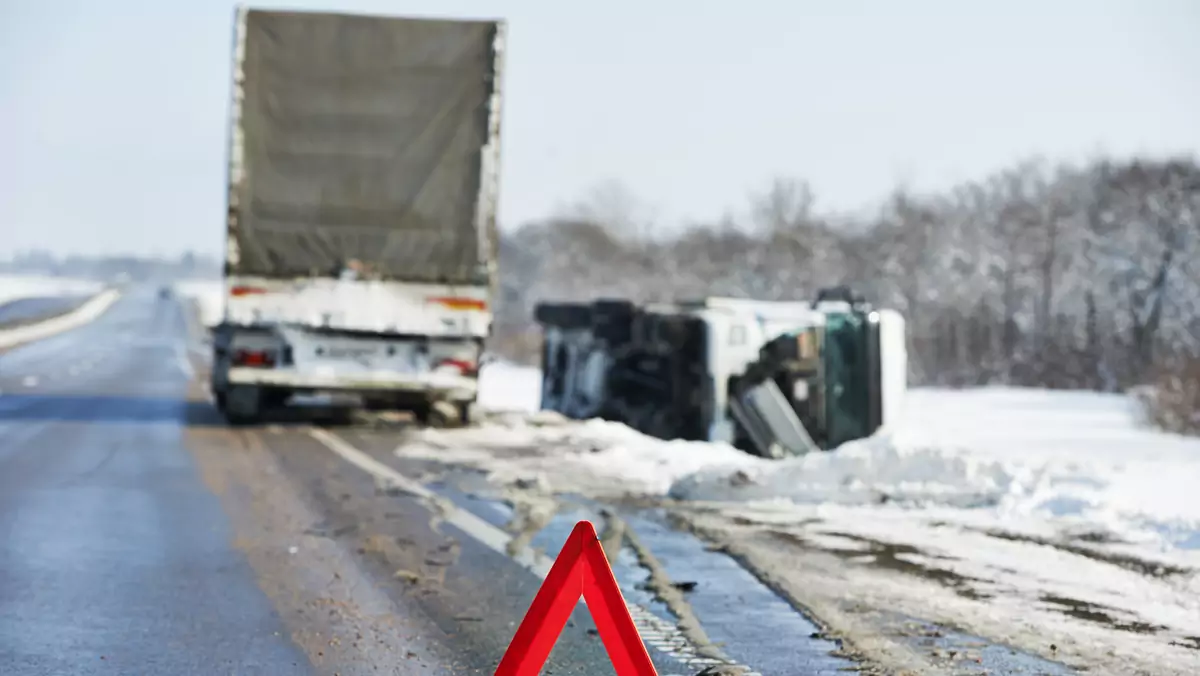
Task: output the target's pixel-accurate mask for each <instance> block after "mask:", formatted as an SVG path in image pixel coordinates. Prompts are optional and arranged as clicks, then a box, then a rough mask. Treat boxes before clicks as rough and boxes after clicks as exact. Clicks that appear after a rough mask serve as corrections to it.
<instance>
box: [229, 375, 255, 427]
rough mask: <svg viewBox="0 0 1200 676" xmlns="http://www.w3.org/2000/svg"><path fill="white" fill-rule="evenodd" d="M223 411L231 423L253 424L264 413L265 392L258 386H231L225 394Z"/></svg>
mask: <svg viewBox="0 0 1200 676" xmlns="http://www.w3.org/2000/svg"><path fill="white" fill-rule="evenodd" d="M224 399H225V404H224V407H223V410H222V412H223V413H224V414H225V420H226V421H227V422H228V423H229V424H230V425H236V426H242V425H252V424H254V423H255V422H258V420H259V418H260V417H261V415H262V405H263V392H262V390H261V389H259V388H257V387H247V386H245V385H237V386H235V387H231V388H229V390H228V392H226V393H225V396H224Z"/></svg>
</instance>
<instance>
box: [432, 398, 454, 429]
mask: <svg viewBox="0 0 1200 676" xmlns="http://www.w3.org/2000/svg"><path fill="white" fill-rule="evenodd" d="M462 424H463V422H462V413H461V411H460V408H459V406H458V405H456V404H454V403H453V402H449V401H445V400H443V399H439V400H437V401H435V402H433V403H432V404H430V406H429V417H428V425H429V426H430V427H434V428H439V429H448V428H452V427H460V426H462Z"/></svg>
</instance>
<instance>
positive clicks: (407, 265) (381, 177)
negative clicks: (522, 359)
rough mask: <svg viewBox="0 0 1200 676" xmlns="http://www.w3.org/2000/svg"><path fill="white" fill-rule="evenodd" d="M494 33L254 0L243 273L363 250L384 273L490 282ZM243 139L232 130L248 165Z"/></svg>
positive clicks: (241, 229)
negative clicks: (486, 198)
mask: <svg viewBox="0 0 1200 676" xmlns="http://www.w3.org/2000/svg"><path fill="white" fill-rule="evenodd" d="M496 31H497V24H496V23H492V22H466V21H438V20H413V19H396V18H378V17H367V16H353V15H335V14H318V13H304V12H268V11H256V10H251V11H249V12H247V13H246V22H245V43H244V45H245V47H244V49H245V52H244V58H243V61H242V68H243V78H244V79H243V85H242V90H243V93H244V100H243V102H242V109H241V121H240V128H241V130H242V135H241V139H242V140H241V142H242V146H243V151H242V152H243V157H244V160H243V162H244V174H243V178H242V181H241V184H240V186H239V185H236V184H235V185H234V186H232V187H231V191H230V212H231V213H230V224H229V229H230V234H229V236H230V238H231V239H232V240H233V242H232V243H235V244H236V248H235V249H234V250H233V251H231V252H230V254H229V263H230V266H229V269H230V272H231V273H233V274H243V275H262V276H269V277H292V276H300V275H311V274H316V275H322V276H323V275H337V274H338V273H339V272H340V271H341V270H342V269H343V268H344V267H345V266H346V265H347V263H348V262H349V261H352V260H357V261H359V262H361V263H362V264H365V265H366V267H367V269H368V271H370V270H374V271H375V272H377V273H378V274H379V275H380V276H383V277H385V278H391V279H401V280H404V281H428V282H435V281H441V282H447V283H463V282H467V281H470V280H476V281H480V278H479V277H478V275H479V264H480V262H481V260H480V259H481V250H480V246H479V245H480V241H479V238H480V237H481V236H482V237H485V238H487V239H488V240H490V239H491V237H490V230H491V227H492V226H491V224H490V223H484V225H483V232H482V233H480V232H477V223H476V212H475V210H476V201H477V198H478V195H479V192H480V183H481V180H486V179H485V178H484V177H482V176H481V165H482V160H481V157H480V151H481V149H482V148H483V147H484V146H485V144H487V142H488V136H489V131H488V127H489V125H488V121H489V110H490V106H489V101H490V97H491V94H492V89H493V86H494V84H493V83H494V77H495V75H496V74H495V73H493V69H494V63H495V62H494V53H493V52H494V47H493V41H494V39H495V37H496ZM238 142H239V141H238V135H237V134H236V133H235V135H234V137H233V143H234V146H235V152H234V154H233V157H234V158H235V159H234V164H235V165H236V157H237V152H236V147H237V144H238ZM236 175H237V172H236V170H235V171H234V172H232V173H231V176H236ZM235 180H236V179H235ZM492 219H494V212H493V216H492ZM492 219H486V220H488V221H490V220H492ZM487 251H490V246H488V247H486V248H485V249H484V252H485V253H484V254H483V255H484V256H486V255H487V253H486V252H487ZM482 281H486V278H485V279H484V280H482Z"/></svg>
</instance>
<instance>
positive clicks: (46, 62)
mask: <svg viewBox="0 0 1200 676" xmlns="http://www.w3.org/2000/svg"><path fill="white" fill-rule="evenodd" d="M256 6H263V7H280V6H284V7H293V8H298V9H330V10H347V11H366V12H382V13H388V14H399V15H403V14H415V15H442V16H462V17H472V18H477V17H485V18H494V17H503V18H506V19H508V20H509V38H510V39H509V56H508V63H507V68H508V72H507V75H506V79H505V87H506V90H507V91H506V95H507V99H506V103H505V109H504V114H505V119H504V147H503V152H504V165H503V171H504V174H503V176H502V181H501V189H502V192H501V217H502V222H503V223H504V224H505V225H514V224H518V223H520V222H522V221H526V220H529V219H535V218H539V217H542V216H545V215H547V214H549V213H551V212H553V211H555V210H556V209H560V208H561V207H562V205H563V204H564V203H568V202H571V201H574V200H576V199H578V198H579V197H581V196H582V195H584V194H585V193H586V192H587V191H588V190H589V189H590V188H592V187H593V186H595V185H597V184H598V183H600V182H602V181H605V180H609V179H619V180H620V181H622V182H623V183H625V184H626V185H627V186H628V187H629V188H630V189H631V190H632V191H633V192H634V193H635V194H637V195H638V196H639V197H641V198H642V199H644V200H645V201H647V202H649V203H650V204H651V205H652V206H653V207H654V211H655V213H656V214H657V218H658V220H659V222H660V223H662V224H663V227H671V226H674V225H675V224H677V223H679V222H680V221H683V220H686V219H689V218H716V217H718V216H719V215H720V214H721V213H722V212H723V211H725V210H727V209H735V210H737V209H741V208H743V207H744V205H745V202H746V195H747V194H748V193H749V192H750V191H753V190H758V189H760V188H762V187H764V186H765V185H766V184H767V183H768V181H769V180H770V178H771V177H772V176H773V175H778V174H787V175H795V176H802V177H805V178H807V179H809V180H810V181H811V182H812V184H813V186H814V187H815V189H816V192H817V195H818V201H819V203H820V204H821V205H824V206H826V207H829V208H837V209H849V208H854V207H858V206H861V205H864V204H870V203H873V202H875V201H877V200H878V199H880V198H881V197H882V196H883V195H884V194H886V193H887V192H888V190H890V189H891V187H892V186H893V185H894V184H895V183H896V181H898V180H900V179H905V180H907V181H908V182H909V183H910V184H912V185H915V186H916V187H919V188H938V187H942V186H945V185H947V184H950V183H952V182H954V181H956V180H958V179H962V178H969V177H975V176H980V175H983V174H985V173H987V172H989V171H992V170H994V169H997V168H999V167H1001V166H1003V165H1006V164H1008V163H1010V162H1012V161H1014V160H1016V159H1018V158H1020V157H1023V156H1026V155H1029V154H1032V153H1041V154H1045V155H1048V156H1050V157H1062V158H1079V157H1083V156H1085V155H1087V154H1089V153H1092V152H1095V151H1101V150H1103V151H1106V152H1111V153H1116V154H1128V153H1133V152H1150V153H1166V152H1179V151H1183V152H1200V41H1197V40H1196V39H1195V36H1196V35H1197V34H1200V2H1196V1H1194V0H1128V1H1125V2H1117V1H1115V0H1040V1H1039V0H1003V1H1000V2H993V1H991V0H979V1H978V2H968V1H958V2H954V1H952V0H944V1H941V2H938V1H935V0H928V1H917V0H910V1H907V2H902V1H900V0H893V1H891V2H889V1H887V0H878V1H875V2H868V1H866V0H841V1H839V2H832V1H827V2H812V1H809V0H790V1H784V0H776V1H774V2H768V1H766V0H745V1H744V2H740V3H734V2H732V1H726V2H715V1H704V0H689V1H687V2H685V1H684V0H676V1H674V2H668V1H666V0H658V1H653V2H652V1H651V0H641V1H640V2H637V1H633V0H606V1H605V2H603V3H578V2H561V1H560V2H553V1H551V0H513V1H511V2H484V1H481V0H480V1H472V0H407V1H406V0H391V1H387V2H384V1H372V0H357V1H354V0H346V1H343V2H339V1H338V0H324V1H321V2H315V1H310V0H292V1H291V2H284V3H276V2H262V3H260V4H258V5H256ZM232 16H233V3H232V2H229V1H228V0H140V1H139V0H104V1H100V0H76V1H75V2H65V1H58V0H0V158H2V162H0V256H4V255H6V254H8V253H9V252H11V251H14V250H17V249H23V248H27V247H33V246H38V247H47V248H52V249H55V250H58V251H62V252H84V253H100V252H118V251H120V252H134V253H154V252H160V253H176V252H179V251H181V250H183V249H185V248H197V249H201V250H205V251H208V252H214V253H215V252H217V251H219V246H220V242H221V237H222V234H223V233H222V228H223V225H222V224H223V214H222V212H223V209H224V192H223V191H224V181H225V167H224V161H225V138H226V111H227V97H228V92H229V85H228V74H229V58H230V55H229V51H230V30H231V28H230V25H231V21H232Z"/></svg>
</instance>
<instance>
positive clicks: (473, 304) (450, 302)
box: [426, 297, 487, 312]
mask: <svg viewBox="0 0 1200 676" xmlns="http://www.w3.org/2000/svg"><path fill="white" fill-rule="evenodd" d="M426 301H428V302H430V303H434V304H435V305H442V306H445V307H447V308H449V309H451V310H478V311H480V312H482V311H484V310H487V302H486V301H482V300H478V299H475V298H458V297H453V298H450V297H441V298H427V299H426Z"/></svg>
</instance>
